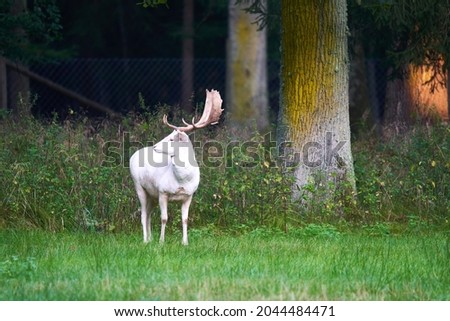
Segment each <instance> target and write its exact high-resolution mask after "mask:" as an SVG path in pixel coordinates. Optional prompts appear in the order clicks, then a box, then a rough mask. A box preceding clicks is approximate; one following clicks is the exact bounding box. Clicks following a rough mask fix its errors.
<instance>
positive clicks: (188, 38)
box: [181, 0, 194, 114]
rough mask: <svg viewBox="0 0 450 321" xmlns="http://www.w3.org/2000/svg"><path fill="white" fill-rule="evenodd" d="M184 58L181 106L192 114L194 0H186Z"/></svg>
mask: <svg viewBox="0 0 450 321" xmlns="http://www.w3.org/2000/svg"><path fill="white" fill-rule="evenodd" d="M182 60H183V62H182V76H181V107H182V108H183V110H184V111H185V112H187V113H188V114H190V113H192V99H191V97H192V95H193V93H194V0H184V6H183V58H182Z"/></svg>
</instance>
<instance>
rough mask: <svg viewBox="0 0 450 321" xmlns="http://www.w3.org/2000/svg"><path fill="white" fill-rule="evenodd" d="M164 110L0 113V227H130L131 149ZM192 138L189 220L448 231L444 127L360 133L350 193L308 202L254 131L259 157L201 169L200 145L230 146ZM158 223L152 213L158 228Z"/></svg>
mask: <svg viewBox="0 0 450 321" xmlns="http://www.w3.org/2000/svg"><path fill="white" fill-rule="evenodd" d="M167 109H168V107H167V106H163V107H161V108H160V109H159V110H160V111H159V112H156V113H151V112H145V113H144V114H142V115H140V116H137V115H129V116H128V117H126V118H125V119H123V120H121V121H110V120H100V121H97V120H90V119H88V118H83V117H79V116H78V117H74V118H73V119H67V120H65V121H61V120H58V119H53V120H37V119H34V118H32V117H30V116H23V117H14V116H12V115H4V114H3V115H0V116H1V117H0V135H1V139H0V167H1V176H0V185H1V186H2V187H1V188H0V202H1V208H0V227H8V228H11V227H17V228H42V229H46V230H50V231H63V230H71V231H80V230H82V231H109V232H120V231H130V230H135V229H138V228H139V224H140V220H139V211H138V210H139V208H138V207H139V205H138V201H137V197H136V196H135V191H134V188H133V186H132V181H131V178H130V174H129V170H128V159H129V156H130V155H131V154H132V152H133V151H134V150H136V149H137V148H139V147H142V146H144V145H150V144H152V142H153V143H154V142H156V141H158V140H159V139H161V138H162V137H164V136H165V135H166V134H167V133H168V129H167V128H165V127H163V126H161V124H160V119H161V118H162V114H163V113H164V112H166V111H167ZM192 139H193V140H195V141H196V142H197V143H198V146H199V148H196V151H197V152H198V155H197V159H198V160H200V162H201V183H200V187H199V189H198V191H197V193H196V195H195V197H194V202H193V204H192V206H191V211H190V213H191V215H190V225H191V226H193V227H203V228H211V227H212V226H214V227H218V228H220V229H231V230H235V231H236V230H252V229H254V228H255V227H257V226H262V225H263V226H268V227H274V228H279V229H281V230H284V231H288V230H295V229H296V228H298V227H301V226H304V225H305V224H310V223H313V224H325V225H326V224H332V225H335V226H339V225H344V226H345V225H347V224H350V225H357V226H372V227H373V228H374V230H377V231H384V232H385V233H389V232H391V231H392V230H393V229H394V230H395V228H396V225H397V224H400V225H407V226H409V227H413V228H421V227H429V226H432V225H434V226H438V227H439V228H444V229H448V228H449V227H450V223H449V219H450V218H449V215H450V214H449V213H450V197H449V195H450V161H449V160H450V130H449V128H448V127H445V126H436V127H433V128H423V127H417V128H416V129H414V130H413V131H411V132H410V133H408V134H407V135H405V136H403V137H401V138H394V139H392V140H391V141H390V142H387V143H380V142H377V141H375V140H373V139H358V140H357V141H355V142H353V157H354V159H355V172H356V182H357V192H358V194H357V195H356V197H355V196H354V195H348V194H346V193H344V192H341V191H338V192H337V194H336V196H335V197H334V198H332V199H331V200H330V199H328V201H326V202H322V201H317V200H320V199H321V197H320V195H319V194H320V190H317V189H316V188H315V187H312V188H311V187H308V186H306V187H305V189H306V190H308V191H313V192H314V193H317V195H315V194H314V193H310V194H309V195H310V196H309V197H311V195H312V199H310V200H309V201H308V202H307V203H298V202H295V201H294V202H293V201H291V186H292V183H293V178H292V176H291V175H289V173H285V172H283V169H281V168H280V167H277V166H274V165H275V164H276V163H275V162H272V160H275V159H276V157H275V155H274V154H271V152H270V151H269V150H268V149H267V146H266V144H265V142H264V137H261V136H259V135H257V134H255V135H254V136H253V137H251V138H250V141H251V142H252V144H251V147H252V148H253V150H252V151H251V152H252V153H253V154H252V155H259V156H258V157H253V158H251V159H250V160H251V161H253V162H250V163H249V159H248V158H249V153H248V151H247V153H246V152H245V150H244V151H243V150H242V148H236V149H233V148H231V149H230V150H231V151H232V153H227V154H226V155H225V156H224V158H223V159H222V163H221V164H220V166H212V165H211V160H210V159H208V158H207V157H206V158H205V157H204V155H205V150H204V149H205V148H206V147H205V146H211V144H210V145H208V144H206V145H205V143H208V142H212V141H213V140H214V141H216V142H219V143H220V144H221V146H233V144H235V143H236V142H233V139H232V138H230V135H229V133H228V131H227V129H226V128H224V127H222V128H215V129H213V130H211V131H209V130H203V131H199V132H196V133H195V136H194V137H192ZM241 143H242V142H241ZM213 145H214V144H213ZM214 146H216V145H214ZM202 147H203V149H202ZM202 152H203V153H202ZM211 155H212V156H214V155H215V154H214V153H212V154H211ZM213 160H214V159H213ZM255 160H256V162H255ZM308 188H309V189H308ZM315 196H317V197H316V198H315ZM305 204H307V205H305ZM170 213H171V215H170V220H171V221H172V224H174V225H173V226H176V229H178V226H179V224H178V223H179V221H180V215H179V209H178V206H176V205H171V207H170ZM175 213H176V214H175ZM154 215H156V216H157V215H158V214H157V211H155V212H154ZM158 221H159V220H158V219H154V220H153V222H156V225H157V224H158Z"/></svg>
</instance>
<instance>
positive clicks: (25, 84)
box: [7, 0, 30, 113]
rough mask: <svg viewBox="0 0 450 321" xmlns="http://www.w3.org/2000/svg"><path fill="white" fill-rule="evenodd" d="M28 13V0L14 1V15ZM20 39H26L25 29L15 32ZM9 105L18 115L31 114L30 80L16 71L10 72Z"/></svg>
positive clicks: (12, 8)
mask: <svg viewBox="0 0 450 321" xmlns="http://www.w3.org/2000/svg"><path fill="white" fill-rule="evenodd" d="M26 11H27V1H26V0H14V2H13V4H12V6H11V13H12V14H13V15H20V14H22V13H24V12H26ZM14 32H15V33H16V34H17V35H18V36H19V37H25V33H24V31H23V29H21V28H18V29H16V30H15V31H14ZM7 81H8V89H9V90H8V104H9V108H10V109H12V110H13V111H14V112H16V113H29V112H30V110H29V107H30V97H29V96H30V80H29V78H28V77H26V76H24V75H23V74H21V73H18V72H16V71H14V70H10V71H9V72H8V77H7Z"/></svg>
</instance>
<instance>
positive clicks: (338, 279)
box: [0, 229, 450, 300]
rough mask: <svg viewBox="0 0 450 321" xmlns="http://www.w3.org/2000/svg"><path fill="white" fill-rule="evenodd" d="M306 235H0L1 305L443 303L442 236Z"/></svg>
mask: <svg viewBox="0 0 450 321" xmlns="http://www.w3.org/2000/svg"><path fill="white" fill-rule="evenodd" d="M328 232H329V231H328ZM308 233H309V232H308V229H302V230H299V231H297V233H293V234H283V233H279V232H278V233H277V232H273V231H267V230H261V229H257V230H254V231H253V232H250V233H247V234H242V235H230V234H228V235H213V234H211V233H209V232H207V231H205V230H201V229H200V230H196V229H193V230H191V233H190V237H191V239H190V245H189V246H188V247H184V246H182V245H181V243H180V240H181V235H180V233H176V234H177V235H170V236H169V237H168V240H167V242H166V244H164V245H160V244H158V242H153V243H150V244H147V245H144V244H143V243H142V242H141V238H140V235H138V234H117V235H115V234H99V233H48V232H44V231H14V230H4V231H1V232H0V237H1V239H2V243H1V246H0V257H1V258H2V262H0V300H450V291H449V289H450V264H449V262H450V249H449V246H450V245H449V242H450V241H449V235H448V234H444V233H423V234H419V235H417V234H412V233H410V234H402V235H391V236H374V235H371V234H370V233H368V232H363V233H359V232H352V233H338V232H337V231H334V232H331V233H327V232H326V230H324V233H323V234H318V235H312V234H308Z"/></svg>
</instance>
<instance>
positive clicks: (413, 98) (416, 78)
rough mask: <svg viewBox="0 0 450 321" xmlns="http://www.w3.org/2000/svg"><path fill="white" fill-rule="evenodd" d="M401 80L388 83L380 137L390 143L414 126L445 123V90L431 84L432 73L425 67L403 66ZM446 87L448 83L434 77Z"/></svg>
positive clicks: (446, 116)
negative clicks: (427, 123) (394, 137)
mask: <svg viewBox="0 0 450 321" xmlns="http://www.w3.org/2000/svg"><path fill="white" fill-rule="evenodd" d="M403 74H404V75H405V77H404V78H403V79H393V80H390V81H389V82H388V89H387V93H386V112H385V119H384V123H383V136H384V138H385V139H389V138H390V137H392V136H393V135H398V134H401V133H403V132H404V131H406V130H407V129H408V128H409V127H410V126H411V125H413V124H414V123H415V122H435V121H441V120H446V119H448V88H446V87H444V86H441V85H438V84H435V85H436V88H434V90H432V86H431V84H430V83H427V81H429V80H430V79H431V77H432V71H430V70H428V69H427V68H426V67H425V66H413V65H409V66H405V67H404V72H403ZM437 80H438V81H439V83H441V84H445V83H446V82H447V81H448V80H446V79H445V76H443V75H437Z"/></svg>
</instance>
